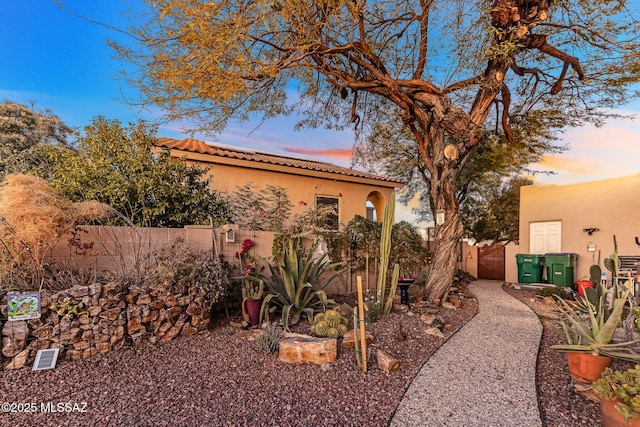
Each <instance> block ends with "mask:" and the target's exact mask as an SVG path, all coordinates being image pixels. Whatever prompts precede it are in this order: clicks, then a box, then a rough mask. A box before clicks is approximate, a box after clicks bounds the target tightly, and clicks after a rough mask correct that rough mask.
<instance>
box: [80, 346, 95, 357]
mask: <svg viewBox="0 0 640 427" xmlns="http://www.w3.org/2000/svg"><path fill="white" fill-rule="evenodd" d="M96 354H98V350H96V348H95V347H91V348H87V349H85V350H84V351H83V352H82V358H83V359H88V358H90V357H93V356H95V355H96Z"/></svg>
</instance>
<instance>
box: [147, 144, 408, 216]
mask: <svg viewBox="0 0 640 427" xmlns="http://www.w3.org/2000/svg"><path fill="white" fill-rule="evenodd" d="M157 145H158V146H159V147H161V148H166V149H169V151H170V154H171V155H172V156H175V157H179V158H184V159H186V161H187V163H189V164H198V165H199V166H201V167H204V168H207V169H209V172H208V173H209V174H210V175H211V176H212V177H213V179H212V180H211V181H212V183H211V186H212V188H213V189H215V190H217V191H221V192H227V193H232V192H233V191H235V190H236V187H239V186H243V185H245V184H247V183H251V184H252V185H255V186H256V188H257V190H259V189H262V188H264V187H266V185H267V184H270V185H275V186H280V187H283V188H286V189H287V191H288V195H289V200H290V201H291V202H292V203H293V204H294V206H308V207H313V206H318V205H320V204H324V205H332V206H334V207H335V208H336V210H337V212H338V218H337V221H336V224H346V223H348V222H349V221H350V220H351V219H353V217H354V216H356V215H361V216H363V217H366V218H370V219H373V218H376V219H379V220H381V219H382V216H383V212H384V207H385V205H386V203H387V202H388V201H389V200H390V198H391V194H392V192H393V191H394V190H395V189H396V188H401V187H402V186H403V184H402V183H401V182H399V181H394V180H392V179H389V178H384V177H380V176H377V175H374V174H370V173H367V172H361V171H357V170H354V169H351V168H345V167H341V166H337V165H333V164H330V163H325V162H319V161H314V160H306V159H301V158H296V157H290V156H283V155H278V154H272V153H266V152H261V151H255V150H250V149H246V148H239V147H230V146H227V145H224V146H223V145H212V144H208V143H205V142H203V141H198V140H194V139H183V140H175V139H169V138H158V142H157ZM367 202H369V203H367Z"/></svg>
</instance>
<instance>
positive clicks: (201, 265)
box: [145, 239, 230, 306]
mask: <svg viewBox="0 0 640 427" xmlns="http://www.w3.org/2000/svg"><path fill="white" fill-rule="evenodd" d="M156 259H157V262H158V266H157V268H156V269H154V270H151V271H150V272H149V273H148V275H147V277H146V278H145V284H146V285H147V286H151V287H154V286H158V285H160V286H163V285H164V286H167V285H168V287H169V288H170V289H171V290H172V291H174V292H176V293H183V292H185V291H186V290H187V288H188V287H189V286H192V285H193V286H195V287H196V288H198V289H199V290H200V291H201V294H202V295H203V296H204V298H205V301H204V302H205V303H206V304H207V305H209V306H211V305H213V304H215V303H217V302H219V301H221V300H222V299H223V298H224V296H225V295H226V292H227V288H228V287H229V284H230V278H229V276H230V274H229V270H228V269H227V268H226V266H225V265H224V264H223V263H221V262H220V261H218V260H216V259H212V258H211V253H210V252H208V251H204V250H200V251H198V250H193V249H191V248H189V247H187V246H186V245H185V244H184V242H183V241H182V240H180V239H177V240H175V241H174V242H173V243H172V244H170V245H168V246H166V247H164V248H163V249H162V250H161V251H160V252H159V253H157V254H156Z"/></svg>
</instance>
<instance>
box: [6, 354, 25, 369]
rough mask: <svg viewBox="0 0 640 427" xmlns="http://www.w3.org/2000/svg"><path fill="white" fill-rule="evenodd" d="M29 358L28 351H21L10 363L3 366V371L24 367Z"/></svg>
mask: <svg viewBox="0 0 640 427" xmlns="http://www.w3.org/2000/svg"><path fill="white" fill-rule="evenodd" d="M28 358H29V350H23V351H21V352H20V353H19V354H18V355H16V356H15V357H14V358H13V360H11V363H9V364H8V365H7V366H5V367H4V368H5V369H20V368H22V367H23V366H24V365H26V364H27V359H28Z"/></svg>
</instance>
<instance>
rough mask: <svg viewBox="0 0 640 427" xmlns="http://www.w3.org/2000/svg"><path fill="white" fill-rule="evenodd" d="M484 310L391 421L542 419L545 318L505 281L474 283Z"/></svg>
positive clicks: (516, 422) (524, 425)
mask: <svg viewBox="0 0 640 427" xmlns="http://www.w3.org/2000/svg"><path fill="white" fill-rule="evenodd" d="M469 289H470V290H471V292H473V293H474V294H475V295H476V297H477V298H478V314H477V315H476V316H475V317H474V318H473V319H471V321H469V323H467V324H466V325H465V326H464V327H463V328H462V329H460V330H459V331H458V332H457V333H456V334H455V335H454V336H452V337H451V338H450V339H449V340H448V341H447V342H446V343H445V344H444V345H443V346H442V347H440V348H439V349H438V351H437V352H436V353H435V354H434V355H433V356H432V357H431V358H430V359H429V360H428V361H427V363H425V365H424V366H423V367H422V369H421V370H420V372H419V373H418V375H417V376H416V378H415V379H414V380H413V382H412V383H411V386H410V387H409V389H408V390H407V393H406V394H405V396H404V398H403V400H402V401H401V402H400V405H399V406H398V408H397V410H396V413H395V415H394V418H393V419H392V420H391V423H390V425H391V426H411V427H415V426H434V427H435V426H438V427H439V426H474V427H482V426H491V427H497V426H509V427H512V426H518V427H528V426H531V427H533V426H536V427H538V426H541V425H542V421H541V419H540V412H539V410H538V399H537V397H536V396H537V393H536V381H535V372H536V357H537V354H538V346H539V344H540V338H541V337H542V325H541V324H540V321H539V320H538V317H537V316H536V314H535V313H534V312H533V311H531V309H529V307H527V306H526V305H524V304H523V303H521V302H520V301H518V300H517V299H515V298H513V297H512V296H510V295H509V294H507V293H506V292H504V291H503V290H502V282H495V281H485V280H480V281H477V282H473V283H471V284H470V285H469Z"/></svg>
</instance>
